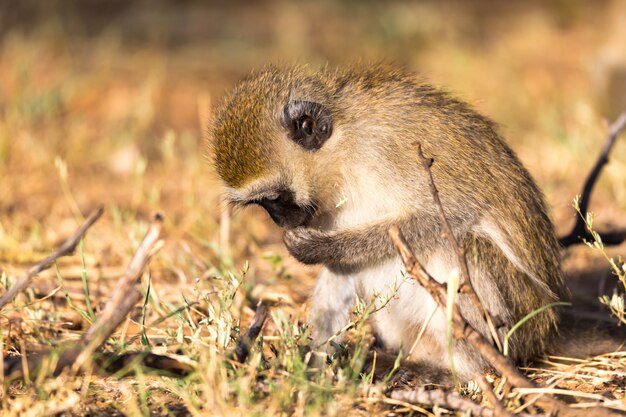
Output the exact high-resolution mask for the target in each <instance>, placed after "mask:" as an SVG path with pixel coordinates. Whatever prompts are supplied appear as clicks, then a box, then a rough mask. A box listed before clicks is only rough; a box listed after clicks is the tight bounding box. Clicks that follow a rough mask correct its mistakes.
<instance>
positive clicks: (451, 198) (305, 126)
mask: <svg viewBox="0 0 626 417" xmlns="http://www.w3.org/2000/svg"><path fill="white" fill-rule="evenodd" d="M212 139H213V141H212V155H213V160H214V164H215V167H216V169H217V172H218V174H219V176H220V177H221V178H222V179H223V181H224V182H225V184H226V187H227V194H228V197H229V198H230V200H231V201H232V202H234V203H235V204H237V205H241V206H247V205H250V204H258V205H260V206H262V207H263V208H264V209H265V210H266V211H267V212H268V214H269V215H270V217H271V218H272V219H273V220H274V221H275V222H276V224H277V225H279V226H281V227H283V228H284V229H285V233H284V242H285V245H286V246H287V248H288V250H289V252H290V253H291V254H292V255H293V256H294V257H295V258H296V259H298V260H299V261H301V262H303V263H305V264H322V265H324V269H323V270H322V272H321V273H320V275H319V277H318V280H317V284H316V286H315V290H314V294H313V297H312V311H311V316H310V323H311V325H312V326H313V338H314V340H313V346H317V345H322V344H323V343H324V342H325V341H326V340H328V339H329V338H330V337H331V336H332V335H334V334H335V333H337V332H339V331H340V330H341V329H342V327H344V325H345V324H346V323H347V321H348V318H349V313H350V311H351V307H352V306H353V303H354V302H355V297H356V296H358V297H360V298H361V299H363V300H365V301H369V300H374V303H375V304H376V305H377V306H378V307H381V306H382V305H383V304H385V303H386V305H385V306H384V308H382V309H380V311H377V312H376V313H375V314H373V316H372V323H373V327H374V329H375V332H376V334H377V336H378V337H379V338H380V339H381V341H382V342H383V344H384V345H385V346H386V347H388V348H392V349H396V350H402V351H403V352H404V353H405V354H408V355H409V356H408V359H410V360H413V361H417V362H423V363H425V364H432V365H435V366H438V367H441V369H446V368H448V367H449V357H448V353H447V344H446V343H447V342H446V337H445V334H446V326H447V324H446V320H445V312H444V311H441V310H437V311H435V312H434V315H433V316H432V318H431V320H430V321H429V322H428V325H427V326H426V328H425V331H424V333H423V336H422V338H421V340H420V341H419V343H418V344H417V345H416V346H415V348H414V349H412V350H411V349H410V348H411V347H412V345H413V344H414V342H415V339H416V337H417V335H418V332H419V331H420V328H421V327H422V325H424V323H425V322H426V320H427V319H428V318H429V316H430V315H431V314H433V310H435V309H436V304H435V302H434V301H433V300H432V298H431V297H430V295H429V294H428V293H427V292H426V291H425V290H424V289H423V288H422V287H421V286H420V285H419V284H417V283H416V282H414V281H412V280H410V279H408V278H406V277H404V276H403V270H404V268H403V265H402V262H401V260H400V258H399V256H398V253H397V252H396V249H395V248H394V246H393V244H392V242H391V239H390V238H389V237H388V234H387V232H388V229H389V228H390V226H391V225H394V224H396V225H398V226H399V227H400V229H401V231H402V232H403V234H404V235H405V236H406V238H407V241H408V242H409V243H410V245H411V247H412V249H413V251H414V252H415V254H416V256H417V258H418V260H419V261H420V262H421V263H422V264H423V265H424V266H425V268H426V270H427V271H428V272H429V273H430V274H431V275H432V276H433V277H435V278H436V279H438V280H440V281H447V280H448V278H449V277H450V276H451V274H452V273H454V271H455V270H456V269H457V268H458V261H457V258H456V255H455V251H454V248H452V247H451V246H450V244H449V243H448V242H447V241H446V240H444V239H442V238H441V235H440V221H439V218H438V215H437V207H436V206H435V204H434V201H433V197H432V195H431V191H430V189H429V185H428V182H427V175H426V172H425V171H424V168H423V167H422V166H421V165H420V161H419V158H418V155H417V150H416V146H415V143H416V142H419V143H421V145H422V147H423V151H424V154H425V155H426V156H427V157H430V158H433V159H434V164H433V166H432V175H433V177H434V181H435V182H436V185H437V187H438V189H439V193H440V198H441V202H442V205H443V207H444V210H445V214H446V216H447V218H448V220H449V222H450V224H451V226H452V230H453V232H454V234H455V235H456V237H457V239H458V240H459V241H461V242H462V243H463V244H464V245H465V247H466V250H467V258H468V262H469V265H470V274H471V280H472V284H473V286H474V288H475V289H476V291H477V293H478V295H479V297H480V299H481V300H482V302H483V304H484V305H485V307H486V309H487V310H488V311H489V312H490V314H491V315H492V316H493V317H496V318H497V320H498V321H499V322H500V323H502V326H501V327H500V328H499V329H498V332H499V334H500V337H502V336H503V335H504V334H505V333H506V332H507V331H508V330H509V329H510V328H511V327H512V326H513V325H514V324H515V323H517V322H518V321H519V320H520V319H521V318H523V317H524V316H525V315H527V314H528V313H530V312H532V311H534V310H536V309H539V308H541V307H543V306H545V305H547V304H549V303H551V302H553V301H555V300H558V299H559V298H560V297H562V296H563V295H564V293H565V290H564V284H563V273H562V271H561V268H560V266H559V245H558V243H557V240H556V237H555V233H554V229H553V226H552V223H551V222H550V219H549V218H548V215H547V211H546V206H545V203H544V201H543V196H542V193H541V192H540V190H539V189H538V187H537V185H536V184H535V183H534V181H533V180H532V178H531V176H530V175H529V173H528V171H526V169H525V168H524V167H523V166H522V164H521V163H520V161H519V160H518V159H517V157H516V156H515V154H514V152H513V151H512V150H511V149H510V148H509V147H508V146H507V145H506V143H505V142H504V141H503V139H502V138H501V137H500V135H499V134H498V133H497V130H496V128H495V126H494V123H493V122H491V121H490V120H489V119H487V118H486V117H484V116H481V115H480V114H478V113H476V112H475V111H474V110H472V108H471V107H470V106H468V105H467V104H465V103H463V102H461V101H459V100H457V99H455V98H453V97H451V96H450V95H448V94H447V93H445V92H443V91H441V90H439V89H437V88H435V87H433V86H431V85H429V84H426V83H424V82H422V81H420V79H419V78H418V77H416V76H415V75H413V74H411V73H408V72H405V71H403V70H398V69H395V68H391V67H386V66H383V65H376V66H369V67H368V66H355V67H348V68H340V69H330V68H324V69H320V70H313V69H310V68H308V67H299V66H293V67H288V68H279V67H274V66H269V67H266V68H265V69H262V70H260V71H258V72H254V73H252V74H251V75H250V76H248V77H247V78H245V79H244V80H243V81H241V83H240V84H239V85H238V86H237V87H236V88H235V89H234V91H233V92H232V93H231V94H230V95H229V96H228V97H227V98H226V99H225V101H224V102H223V104H222V105H221V107H220V108H219V111H218V113H217V115H216V117H215V119H214V122H213V125H212ZM457 302H458V304H459V307H460V308H461V311H462V313H463V314H464V315H465V317H466V318H467V319H468V321H469V322H470V323H471V324H472V325H473V326H474V327H475V328H476V329H477V330H479V331H480V332H482V333H483V334H485V335H486V336H487V337H490V336H489V330H488V328H487V325H486V324H485V322H484V320H483V318H482V317H481V315H480V314H479V312H478V311H477V310H476V309H475V307H474V305H473V304H472V303H471V302H470V300H469V299H468V298H467V297H466V296H465V295H462V294H459V296H458V298H457ZM557 321H558V314H557V312H556V311H555V310H554V309H547V310H545V311H543V312H541V313H540V314H538V315H536V316H535V317H533V318H532V319H530V320H529V321H528V322H526V323H525V324H524V325H523V326H522V327H521V328H519V329H518V330H517V331H516V332H515V333H514V335H513V337H512V338H511V339H510V340H509V354H510V355H511V357H512V358H513V359H514V360H517V361H525V360H529V359H531V358H533V357H534V356H536V355H538V354H540V353H542V352H544V351H545V350H546V349H547V348H548V347H549V346H550V345H551V343H552V341H553V340H554V336H555V335H556V324H557ZM454 343H455V345H454V358H455V359H454V363H455V368H456V371H457V373H458V375H459V376H460V377H461V378H464V379H469V378H470V377H471V376H472V375H473V374H474V373H475V372H477V371H479V370H481V369H483V367H484V366H485V365H486V363H485V362H484V360H483V359H482V358H481V356H480V354H479V353H478V352H476V351H475V350H474V349H473V348H472V347H471V346H469V345H468V344H467V343H465V342H463V341H457V342H454ZM409 353H410V354H409Z"/></svg>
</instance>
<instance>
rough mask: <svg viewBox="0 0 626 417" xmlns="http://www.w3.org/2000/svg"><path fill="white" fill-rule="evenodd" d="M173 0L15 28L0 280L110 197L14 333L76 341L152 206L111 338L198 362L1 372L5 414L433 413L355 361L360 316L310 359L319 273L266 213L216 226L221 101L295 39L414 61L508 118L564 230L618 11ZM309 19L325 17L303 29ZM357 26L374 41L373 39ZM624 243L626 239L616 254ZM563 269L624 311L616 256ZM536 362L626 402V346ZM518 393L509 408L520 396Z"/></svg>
mask: <svg viewBox="0 0 626 417" xmlns="http://www.w3.org/2000/svg"><path fill="white" fill-rule="evenodd" d="M166 4H169V3H163V4H161V7H160V8H159V7H155V8H154V9H150V10H148V9H149V8H148V7H145V6H144V9H141V7H140V5H137V4H135V6H134V7H131V8H129V10H127V11H126V12H125V13H122V14H120V15H119V16H117V17H116V19H115V20H113V21H112V22H113V23H111V21H110V20H107V19H108V15H106V16H102V17H101V20H102V21H104V22H105V23H106V24H100V25H97V24H95V23H94V21H96V22H98V21H99V20H98V16H97V13H96V14H93V15H91V14H90V15H89V16H91V17H90V18H89V19H85V20H81V19H80V18H76V17H74V18H72V17H71V15H70V17H67V16H66V15H65V14H62V13H60V12H58V11H57V13H52V14H51V16H50V17H46V18H41V19H35V20H34V21H29V22H26V23H24V24H23V25H20V24H15V25H13V26H8V28H5V29H4V30H3V32H2V37H1V38H0V184H1V186H0V272H1V277H0V284H1V285H2V286H3V287H5V288H6V287H8V286H10V285H11V284H12V283H13V282H14V281H15V279H16V277H17V276H18V275H19V274H20V272H21V271H22V270H24V269H25V268H27V267H28V266H29V265H30V264H32V263H33V262H35V261H36V260H38V259H39V258H41V257H42V255H45V254H46V253H48V252H50V251H51V250H52V249H53V248H54V247H55V245H56V244H58V243H59V242H60V241H62V240H63V239H64V238H65V237H67V236H68V235H70V234H71V233H72V231H73V230H74V229H75V228H76V227H77V226H78V225H79V224H80V222H81V221H82V216H83V215H85V214H86V213H88V212H89V211H90V210H91V209H92V208H94V207H96V206H97V205H99V204H104V205H105V207H106V213H105V216H104V217H103V218H102V219H101V220H100V221H99V222H98V223H97V224H96V225H95V226H94V228H93V229H92V230H91V231H90V232H89V234H88V236H87V238H86V239H85V242H84V250H83V251H82V252H80V253H78V254H76V255H75V256H73V257H70V258H65V259H63V260H62V261H60V262H59V263H58V265H57V267H58V268H57V270H55V269H51V270H48V271H46V272H44V273H43V274H41V275H40V276H39V277H38V278H36V280H35V282H34V283H33V285H32V286H31V288H29V289H28V291H26V292H25V293H24V294H21V295H20V296H18V297H16V299H15V300H14V301H13V303H12V304H10V305H7V306H6V307H5V309H4V310H3V311H2V314H1V315H0V323H2V324H1V329H2V330H1V333H0V334H1V338H2V339H1V342H2V352H3V354H4V355H5V356H11V355H17V354H19V353H20V352H26V353H29V352H34V351H36V350H40V349H42V348H48V347H54V346H57V345H59V344H61V343H65V342H71V341H75V340H77V339H78V338H79V337H80V335H81V334H82V332H83V331H84V330H85V329H86V328H87V326H88V324H89V320H90V319H91V318H90V313H89V312H88V310H87V307H86V304H85V302H84V301H85V287H84V286H83V274H85V276H86V281H87V283H88V294H89V297H90V300H91V305H92V306H93V308H94V309H95V310H96V311H98V310H99V309H101V307H102V305H103V303H104V302H105V301H106V299H107V298H108V296H109V295H110V293H111V289H112V287H113V285H114V284H115V282H116V279H117V278H118V277H119V276H120V275H121V274H122V273H123V270H124V267H125V265H126V263H127V262H128V260H129V259H130V257H131V256H132V253H133V251H134V249H135V248H136V246H137V244H138V242H139V240H140V239H141V237H142V236H143V234H144V233H145V231H146V228H147V224H148V223H147V222H148V219H149V215H150V213H152V212H154V211H157V210H160V211H162V212H164V213H165V215H166V223H165V227H164V239H165V247H164V248H163V249H162V250H161V252H160V253H159V254H158V255H157V256H156V257H155V258H154V259H153V260H152V261H151V264H150V267H149V271H148V272H147V273H146V274H145V275H144V282H143V288H144V289H146V288H147V287H148V283H149V285H150V292H149V296H148V297H147V302H146V304H145V306H144V307H145V313H144V312H142V308H141V306H139V307H138V308H137V310H136V311H135V312H133V314H132V315H131V317H130V318H129V320H128V321H127V322H126V323H125V324H124V325H123V326H122V328H121V329H119V331H118V332H117V333H116V335H115V337H113V338H111V339H110V340H109V341H108V342H107V346H106V349H107V350H110V351H128V350H133V349H145V348H148V347H149V348H151V349H152V350H153V351H155V352H167V353H171V354H180V355H183V356H186V357H188V358H189V360H190V361H192V363H193V364H197V370H198V371H197V372H196V373H194V374H193V375H191V376H189V377H186V378H183V379H175V378H170V377H165V376H158V375H148V374H145V373H144V372H143V371H142V370H141V369H137V370H135V371H136V374H135V375H134V376H126V377H121V375H113V376H105V375H95V374H94V375H81V376H80V377H72V378H68V377H67V376H66V375H62V376H60V377H57V378H45V379H43V378H42V379H41V380H38V381H33V382H34V383H31V384H26V383H21V382H15V383H13V384H6V383H5V384H4V385H3V388H2V393H1V394H0V395H1V397H2V410H3V415H33V416H35V415H51V414H55V413H66V414H78V415H80V414H91V415H109V414H114V413H119V415H122V414H124V415H133V416H134V415H149V414H155V415H187V414H191V415H212V414H215V415H319V414H328V415H337V414H342V415H346V414H347V415H371V414H379V415H386V414H393V413H396V414H400V413H403V414H410V413H414V414H419V413H421V412H426V410H420V409H419V407H417V408H416V407H415V406H410V405H408V404H401V405H398V404H393V405H392V404H390V402H391V400H390V399H387V398H385V397H384V396H383V395H382V392H383V391H384V387H383V386H382V384H380V383H378V384H376V383H375V384H373V385H372V384H370V379H371V375H368V374H367V373H362V372H361V366H362V362H363V358H364V355H363V353H364V351H365V350H366V348H367V346H368V343H369V342H370V336H369V335H368V333H367V327H366V326H365V325H363V324H362V323H361V322H359V325H358V326H356V327H355V329H353V330H351V332H352V339H353V340H356V341H359V340H362V341H363V343H362V350H361V351H357V352H351V353H350V354H349V355H347V356H343V357H341V358H338V359H337V361H338V363H337V365H336V366H335V367H334V368H333V369H331V368H328V369H324V370H321V371H319V372H317V373H314V374H313V375H311V373H310V372H308V371H307V370H306V367H305V366H304V362H303V360H304V359H303V348H304V346H305V345H306V332H307V330H306V328H305V326H304V322H305V318H306V311H307V306H306V299H307V295H308V294H309V293H310V290H311V287H312V285H313V280H314V276H315V273H316V269H315V268H304V267H302V266H300V265H298V264H297V263H296V262H295V261H294V260H293V259H291V258H289V257H288V255H287V254H286V251H285V250H284V248H283V247H282V244H281V242H280V240H281V239H280V232H279V231H278V230H277V229H276V228H275V227H274V226H273V225H271V224H270V222H269V221H268V219H267V218H266V216H265V215H264V214H263V213H262V212H261V211H260V210H257V209H251V210H249V211H246V212H245V213H235V214H234V215H233V216H232V218H231V220H230V229H229V230H230V241H229V245H228V246H225V245H224V240H223V235H222V239H220V203H219V197H220V185H219V182H218V181H217V180H216V178H215V174H214V173H213V172H212V169H211V167H210V166H209V164H208V163H207V161H206V158H205V157H204V153H205V145H204V130H205V127H206V124H207V120H208V117H210V108H211V106H212V104H213V103H214V102H215V101H217V100H219V98H220V96H221V95H222V94H223V92H224V91H225V89H227V88H230V86H232V83H233V82H234V80H236V79H237V78H238V77H239V76H241V75H242V74H245V73H246V72H248V71H249V70H250V69H251V68H252V67H255V66H259V65H262V64H264V63H265V62H266V61H267V60H268V57H270V58H271V59H282V60H285V59H290V58H291V57H293V56H294V55H295V54H296V53H295V52H294V51H297V55H298V57H299V58H300V60H302V61H306V62H312V63H320V62H324V61H326V60H330V61H331V62H340V61H341V60H343V59H345V58H346V57H347V58H348V59H357V58H360V57H364V56H365V57H366V59H370V58H373V59H379V58H384V59H395V60H396V61H398V60H399V61H401V62H404V63H406V64H407V65H408V66H409V67H410V68H413V69H415V70H417V71H420V72H422V73H423V74H424V75H425V76H426V77H427V78H429V79H430V80H431V81H433V82H434V83H436V84H440V85H445V86H448V87H449V88H450V89H451V90H453V91H455V92H457V94H458V95H459V96H461V97H462V98H464V99H466V100H468V101H470V102H472V103H473V104H474V105H475V106H476V107H477V108H478V109H479V110H480V111H482V112H484V113H486V114H488V115H490V116H491V117H492V118H493V119H495V120H496V121H498V122H499V123H500V124H501V125H502V131H503V133H504V134H505V136H506V137H507V138H508V139H509V141H510V143H511V145H512V146H513V148H514V149H515V150H516V151H517V152H518V154H519V155H520V157H521V159H522V160H523V162H524V163H525V164H526V165H527V166H528V168H529V169H530V171H531V172H532V174H533V175H534V177H535V178H536V179H537V181H538V182H539V183H540V185H541V186H542V187H543V189H544V190H545V192H546V195H547V198H548V201H549V203H550V204H551V206H552V207H553V217H554V219H555V222H556V224H557V227H558V229H559V230H560V231H562V232H565V231H567V230H569V227H570V225H571V223H572V221H573V220H572V219H573V216H574V211H573V209H572V208H571V201H572V198H573V196H574V195H575V194H576V193H577V192H578V191H579V187H580V185H581V182H582V178H583V177H584V175H585V173H586V171H587V169H588V168H589V167H590V166H591V165H592V164H593V160H594V158H595V155H596V153H597V152H598V151H599V148H600V146H601V141H602V140H603V137H604V134H605V117H606V115H610V116H613V115H614V114H612V113H611V112H612V111H613V110H614V109H611V108H610V107H607V106H608V105H607V104H606V102H608V101H609V100H608V99H607V97H608V96H609V95H610V94H611V93H612V91H607V90H606V87H605V83H603V81H602V80H603V79H606V77H608V75H610V74H611V71H612V68H614V66H615V65H618V67H619V65H626V53H625V52H624V51H623V49H620V48H623V45H624V44H625V43H626V38H624V33H623V30H622V29H621V24H619V21H617V23H616V22H615V21H614V20H615V18H614V16H615V15H616V13H618V12H616V10H617V9H618V8H617V7H613V8H611V7H609V6H606V7H595V6H594V5H595V4H596V3H591V2H590V3H589V4H587V3H584V2H581V3H577V4H578V5H577V6H576V7H574V6H572V8H571V10H569V9H568V8H567V7H565V6H562V7H560V8H559V7H557V6H554V7H552V8H548V9H546V8H542V7H535V6H533V7H530V6H529V7H528V8H521V7H520V8H518V9H517V10H514V11H506V10H500V13H497V14H493V15H492V14H488V13H487V14H486V13H484V11H481V10H479V11H478V12H473V11H472V10H475V9H474V8H472V7H469V6H463V5H460V6H459V5H457V7H456V8H455V7H452V6H449V5H448V6H438V5H437V4H431V3H420V4H417V5H410V4H405V3H400V2H398V3H392V4H391V5H389V6H388V7H382V6H376V5H371V4H369V5H365V4H363V5H362V4H361V3H345V4H344V3H342V4H332V3H321V4H313V3H311V4H306V5H302V6H301V8H300V6H293V5H282V6H279V5H277V4H274V3H268V4H256V5H253V6H247V7H243V6H230V7H228V8H219V7H217V6H206V7H200V6H198V5H196V4H195V3H189V4H187V5H186V6H184V7H183V6H181V7H174V6H172V5H169V6H166ZM194 5H195V6H194ZM46 13H51V11H50V10H47V11H46ZM302 15H305V16H311V19H310V20H309V21H308V22H307V23H306V24H305V23H296V22H300V16H302ZM81 16H82V15H81ZM353 16H356V17H358V18H357V19H353V18H352V17H353ZM476 19H480V20H479V21H477V20H476ZM181 22H182V23H181ZM322 24H323V25H324V26H323V27H321V25H322ZM88 25H96V26H97V27H98V29H93V30H91V29H89V30H88V29H86V27H88ZM598 28H601V30H598ZM322 29H324V30H322ZM286 33H289V35H290V36H286ZM313 34H315V36H314V35H313ZM355 39H359V40H362V42H361V43H360V44H359V48H358V50H357V49H355V45H354V40H355ZM616 57H617V58H616ZM620 59H621V61H620ZM616 61H617V64H615V62H616ZM620 62H621V64H620ZM607 74H608V75H607ZM603 77H604V78H603ZM615 94H618V92H615ZM621 94H624V93H621ZM625 151H626V142H625V141H623V140H622V141H620V142H618V144H617V145H616V149H615V150H614V154H613V158H612V160H611V163H610V164H609V166H608V167H607V168H606V171H605V173H604V174H603V177H602V179H601V182H600V185H599V188H598V190H597V191H596V194H595V195H594V199H593V201H592V207H591V209H592V210H593V211H594V212H596V214H597V219H596V222H597V223H598V224H599V225H601V226H607V227H608V226H610V225H613V224H621V225H622V226H623V225H624V224H625V221H624V213H626V185H625V182H624V178H625V177H626V158H625V157H624V155H626V152H625ZM599 228H601V227H599ZM222 233H223V232H222ZM617 253H622V254H623V253H624V247H623V246H622V247H621V248H616V249H615V250H614V252H610V254H611V255H615V254H617ZM565 267H566V270H567V271H568V273H569V275H570V276H571V283H572V288H573V291H574V295H575V300H576V303H577V304H576V306H578V307H581V309H583V308H584V314H585V315H586V317H594V320H596V319H597V320H600V321H603V322H606V321H615V320H614V319H613V318H611V317H609V314H608V312H607V310H606V308H605V307H604V306H601V305H600V304H599V303H598V302H597V300H596V298H597V296H598V295H602V294H610V290H609V289H608V288H609V287H610V286H609V283H610V282H611V280H613V277H612V276H610V275H607V272H606V271H608V265H607V264H606V262H605V261H604V259H603V258H602V257H601V255H600V254H595V253H593V251H591V250H590V249H589V248H586V247H578V248H575V249H573V250H571V251H570V252H569V253H568V254H567V258H566V260H565ZM598 282H600V283H605V284H606V285H605V284H603V285H604V286H602V287H600V288H599V284H598ZM259 299H265V300H268V301H270V302H271V303H272V305H273V307H272V312H271V319H270V320H269V321H268V323H267V325H266V327H265V329H264V332H263V345H262V346H263V349H253V353H252V355H251V357H250V358H249V360H248V362H247V363H246V364H244V365H239V364H236V363H232V362H229V361H228V360H226V354H227V353H228V352H229V351H230V350H231V349H232V347H233V346H234V341H235V340H236V338H237V336H238V334H239V332H240V329H243V330H245V328H247V326H248V324H249V323H250V321H251V319H252V316H253V313H254V312H253V308H254V305H256V302H257V301H258V300H259ZM364 311H367V309H366V308H365V309H361V311H359V312H357V313H358V314H357V315H356V316H359V315H362V314H364ZM356 316H355V317H356ZM597 320H596V321H597ZM142 322H143V323H145V325H142ZM592 323H595V321H593V322H592ZM142 331H145V334H146V336H147V337H146V338H143V339H142V337H141V334H142ZM580 343H582V344H584V343H585V341H580ZM529 373H530V374H531V375H532V376H533V378H536V379H537V380H539V381H544V382H546V383H547V384H549V386H550V387H552V388H553V389H560V390H563V389H566V390H570V391H571V392H572V395H567V397H568V399H569V400H572V401H579V402H580V403H581V406H585V405H588V404H589V403H594V402H596V401H598V400H599V399H600V397H599V396H601V398H603V400H602V401H604V402H605V403H607V404H609V405H610V406H612V407H615V408H619V409H626V402H625V399H624V398H625V392H624V387H625V385H626V382H625V381H626V359H625V357H624V353H623V352H614V353H610V354H606V355H602V356H598V357H595V358H592V359H586V360H575V359H572V358H548V359H547V360H546V363H545V364H543V365H542V366H541V368H532V369H529ZM506 395H507V396H509V397H510V398H511V405H512V406H513V405H514V404H513V403H514V402H515V401H516V398H517V394H515V393H513V394H506ZM528 395H532V394H528ZM429 412H430V411H429ZM433 412H434V413H444V414H445V412H444V411H443V410H440V409H438V410H434V411H433Z"/></svg>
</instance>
